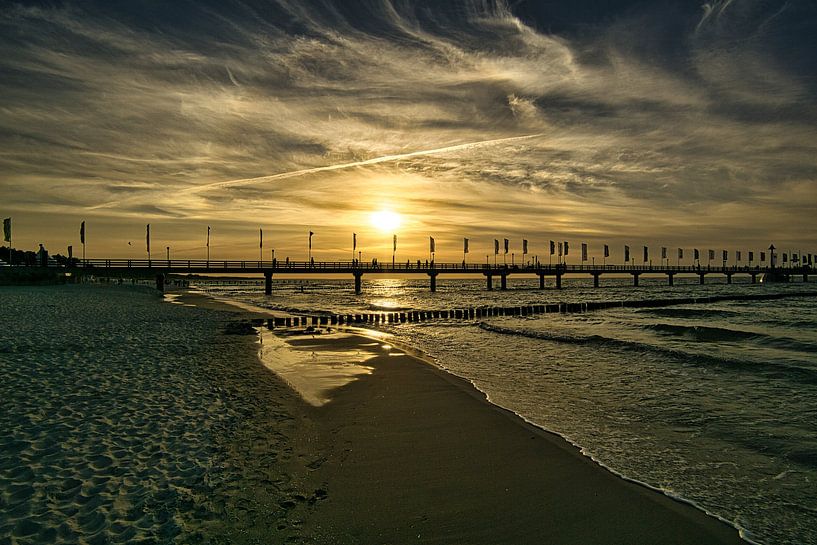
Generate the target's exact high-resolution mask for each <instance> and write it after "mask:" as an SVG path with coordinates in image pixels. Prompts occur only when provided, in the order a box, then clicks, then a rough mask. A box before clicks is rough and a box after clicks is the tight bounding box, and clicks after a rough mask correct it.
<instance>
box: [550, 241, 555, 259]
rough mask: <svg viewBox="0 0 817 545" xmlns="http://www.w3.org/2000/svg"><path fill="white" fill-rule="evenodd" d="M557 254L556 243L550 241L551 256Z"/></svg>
mask: <svg viewBox="0 0 817 545" xmlns="http://www.w3.org/2000/svg"><path fill="white" fill-rule="evenodd" d="M555 253H556V243H555V242H553V241H552V240H551V241H550V255H553V254H555Z"/></svg>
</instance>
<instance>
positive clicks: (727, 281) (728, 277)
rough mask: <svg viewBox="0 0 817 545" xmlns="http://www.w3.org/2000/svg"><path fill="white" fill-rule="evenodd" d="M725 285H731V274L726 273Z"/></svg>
mask: <svg viewBox="0 0 817 545" xmlns="http://www.w3.org/2000/svg"><path fill="white" fill-rule="evenodd" d="M726 283H727V284H731V283H732V275H731V274H728V273H727V275H726Z"/></svg>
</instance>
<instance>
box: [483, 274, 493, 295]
mask: <svg viewBox="0 0 817 545" xmlns="http://www.w3.org/2000/svg"><path fill="white" fill-rule="evenodd" d="M485 281H486V283H487V286H485V287H486V288H488V291H493V289H494V277H493V275H490V274H486V275H485Z"/></svg>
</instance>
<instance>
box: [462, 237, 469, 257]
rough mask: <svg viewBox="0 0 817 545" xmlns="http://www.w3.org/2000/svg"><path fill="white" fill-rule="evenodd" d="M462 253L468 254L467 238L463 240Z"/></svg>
mask: <svg viewBox="0 0 817 545" xmlns="http://www.w3.org/2000/svg"><path fill="white" fill-rule="evenodd" d="M462 253H464V254H467V253H468V239H467V238H463V239H462Z"/></svg>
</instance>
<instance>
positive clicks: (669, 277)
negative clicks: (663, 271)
mask: <svg viewBox="0 0 817 545" xmlns="http://www.w3.org/2000/svg"><path fill="white" fill-rule="evenodd" d="M667 282H668V283H669V285H670V286H673V285H675V273H667Z"/></svg>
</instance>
